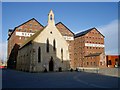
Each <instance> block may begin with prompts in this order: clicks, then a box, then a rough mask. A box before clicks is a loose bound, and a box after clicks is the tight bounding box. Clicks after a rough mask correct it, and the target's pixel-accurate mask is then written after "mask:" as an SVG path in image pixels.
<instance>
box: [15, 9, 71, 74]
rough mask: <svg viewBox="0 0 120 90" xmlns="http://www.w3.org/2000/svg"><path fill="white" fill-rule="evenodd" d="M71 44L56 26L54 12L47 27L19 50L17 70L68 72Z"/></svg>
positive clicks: (49, 17)
mask: <svg viewBox="0 0 120 90" xmlns="http://www.w3.org/2000/svg"><path fill="white" fill-rule="evenodd" d="M68 46H69V44H68V43H67V42H66V40H65V39H64V37H63V36H62V35H61V33H60V32H59V30H58V29H57V27H56V26H55V21H54V14H53V12H52V10H51V11H50V13H49V15H48V24H47V26H46V27H45V28H44V29H43V30H40V31H38V32H36V33H35V34H34V35H33V36H31V37H30V38H28V39H27V40H26V41H25V42H24V43H23V44H22V45H21V47H20V48H19V51H18V57H17V69H18V70H22V71H30V72H39V71H43V70H44V69H45V68H46V69H47V71H58V70H59V69H62V70H68V69H69V68H70V58H69V50H68Z"/></svg>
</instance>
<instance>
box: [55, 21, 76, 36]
mask: <svg viewBox="0 0 120 90" xmlns="http://www.w3.org/2000/svg"><path fill="white" fill-rule="evenodd" d="M59 24H62V25H63V26H64V27H65V28H66V29H68V30H69V31H70V32H71V33H72V34H73V35H75V34H74V33H73V32H72V31H71V30H70V29H69V28H68V27H67V26H65V25H64V24H63V23H62V22H58V23H57V24H55V26H57V25H59Z"/></svg>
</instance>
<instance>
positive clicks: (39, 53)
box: [38, 47, 41, 62]
mask: <svg viewBox="0 0 120 90" xmlns="http://www.w3.org/2000/svg"><path fill="white" fill-rule="evenodd" d="M38 62H41V48H40V47H39V48H38Z"/></svg>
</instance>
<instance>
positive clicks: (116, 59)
mask: <svg viewBox="0 0 120 90" xmlns="http://www.w3.org/2000/svg"><path fill="white" fill-rule="evenodd" d="M106 61H107V67H118V66H120V55H106Z"/></svg>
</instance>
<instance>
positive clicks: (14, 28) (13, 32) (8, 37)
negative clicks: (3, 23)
mask: <svg viewBox="0 0 120 90" xmlns="http://www.w3.org/2000/svg"><path fill="white" fill-rule="evenodd" d="M31 20H35V21H36V22H37V23H38V24H39V25H40V26H42V27H44V26H43V25H42V24H40V23H39V22H38V21H37V20H36V19H35V18H32V19H30V20H28V21H26V22H24V23H22V24H20V25H19V26H17V27H15V28H14V30H13V31H12V33H11V35H12V34H13V33H14V31H15V30H16V28H19V27H20V26H22V25H24V24H26V23H27V22H29V21H31ZM10 37H11V36H9V37H8V39H7V40H9V38H10Z"/></svg>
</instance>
